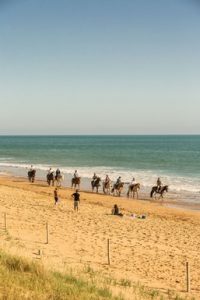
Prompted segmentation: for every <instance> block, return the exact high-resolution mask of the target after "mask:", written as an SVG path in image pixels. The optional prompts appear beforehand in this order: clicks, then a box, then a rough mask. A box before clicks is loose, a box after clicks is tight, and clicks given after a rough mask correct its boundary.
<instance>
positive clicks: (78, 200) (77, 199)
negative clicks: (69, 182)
mask: <svg viewBox="0 0 200 300" xmlns="http://www.w3.org/2000/svg"><path fill="white" fill-rule="evenodd" d="M71 196H72V197H73V198H74V210H75V211H78V206H79V203H80V194H79V192H78V190H76V192H75V193H73V194H72V195H71Z"/></svg>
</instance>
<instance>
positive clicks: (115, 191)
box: [111, 182, 124, 197]
mask: <svg viewBox="0 0 200 300" xmlns="http://www.w3.org/2000/svg"><path fill="white" fill-rule="evenodd" d="M123 187H124V182H120V183H118V184H116V183H115V184H114V186H113V188H112V190H111V193H112V194H113V195H114V194H116V195H118V196H119V197H120V195H121V192H122V190H123Z"/></svg>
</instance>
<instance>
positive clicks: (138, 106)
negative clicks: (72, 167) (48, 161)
mask: <svg viewBox="0 0 200 300" xmlns="http://www.w3.org/2000/svg"><path fill="white" fill-rule="evenodd" d="M199 37H200V1H197V0H196V1H195V0H167V1H166V0H151V1H150V0H84V1H83V0H0V107H1V109H0V112H1V117H0V134H1V135H20V134H25V135H28V134H31V135H34V134H36V135H37V134H200V117H199V114H200V113H199V112H200V38H199Z"/></svg>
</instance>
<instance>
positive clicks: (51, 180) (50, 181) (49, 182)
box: [47, 173, 55, 186]
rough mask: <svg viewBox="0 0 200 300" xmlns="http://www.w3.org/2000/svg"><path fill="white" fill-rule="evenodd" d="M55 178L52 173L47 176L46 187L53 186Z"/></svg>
mask: <svg viewBox="0 0 200 300" xmlns="http://www.w3.org/2000/svg"><path fill="white" fill-rule="evenodd" d="M54 181H55V176H54V174H53V173H50V174H47V183H48V185H51V184H52V186H54Z"/></svg>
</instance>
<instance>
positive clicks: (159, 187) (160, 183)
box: [157, 177, 162, 193]
mask: <svg viewBox="0 0 200 300" xmlns="http://www.w3.org/2000/svg"><path fill="white" fill-rule="evenodd" d="M161 185H162V182H161V180H160V177H158V179H157V192H158V193H159V191H160V189H161Z"/></svg>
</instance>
